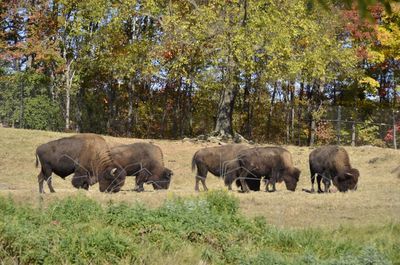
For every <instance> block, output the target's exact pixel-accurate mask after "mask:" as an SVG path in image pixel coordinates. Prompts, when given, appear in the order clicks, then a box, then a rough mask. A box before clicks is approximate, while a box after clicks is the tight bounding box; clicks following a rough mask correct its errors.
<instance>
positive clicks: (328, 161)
mask: <svg viewBox="0 0 400 265" xmlns="http://www.w3.org/2000/svg"><path fill="white" fill-rule="evenodd" d="M309 162H310V172H311V192H314V181H315V175H317V182H318V192H328V191H329V187H330V185H331V181H332V182H333V185H335V186H336V188H337V189H338V190H339V191H342V192H344V191H347V190H356V189H357V182H358V178H359V176H360V172H359V171H358V170H357V169H355V168H352V167H351V165H350V159H349V155H348V154H347V152H346V150H345V149H344V148H343V147H339V146H334V145H329V146H323V147H319V148H317V149H315V150H314V151H312V152H311V153H310V160H309ZM321 180H322V182H323V183H324V191H322V189H321Z"/></svg>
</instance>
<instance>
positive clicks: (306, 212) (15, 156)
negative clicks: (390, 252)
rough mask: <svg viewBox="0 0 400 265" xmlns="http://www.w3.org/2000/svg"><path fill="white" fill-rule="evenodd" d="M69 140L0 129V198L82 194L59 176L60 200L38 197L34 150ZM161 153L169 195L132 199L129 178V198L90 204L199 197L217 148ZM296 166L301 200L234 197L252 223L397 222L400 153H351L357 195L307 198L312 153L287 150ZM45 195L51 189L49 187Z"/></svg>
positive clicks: (213, 185) (281, 192)
mask: <svg viewBox="0 0 400 265" xmlns="http://www.w3.org/2000/svg"><path fill="white" fill-rule="evenodd" d="M68 135H69V134H66V133H55V132H43V131H33V130H16V129H8V128H0V195H3V196H11V197H12V198H14V199H15V200H16V201H18V202H22V203H30V204H33V205H36V204H38V202H39V201H41V202H44V203H45V204H47V203H48V202H50V201H53V200H54V199H57V198H63V197H66V196H70V195H74V194H77V193H78V192H83V191H77V190H75V189H74V188H73V187H72V186H71V183H70V177H69V178H67V179H66V180H62V179H61V178H59V177H57V176H54V181H53V182H54V187H55V189H56V191H57V193H56V194H46V195H44V196H40V195H39V194H38V185H37V180H36V176H37V174H38V172H39V169H37V168H35V166H34V164H35V155H34V154H35V149H36V147H37V146H38V145H40V144H42V143H46V142H48V141H50V140H54V139H58V138H61V137H64V136H68ZM105 138H106V140H107V141H108V143H110V145H114V144H128V143H134V142H140V141H147V142H148V141H150V140H140V139H128V138H114V137H105ZM151 141H152V142H154V143H155V144H157V145H159V146H160V147H161V148H162V150H163V152H164V158H165V163H166V166H167V167H169V168H170V169H172V170H173V171H174V176H173V181H172V184H171V186H170V189H169V190H168V191H157V192H155V191H153V190H152V188H151V187H150V186H149V185H147V186H146V187H145V189H146V192H143V193H135V192H131V191H128V189H130V188H133V185H134V180H133V178H129V179H128V180H127V183H126V186H125V187H124V188H125V189H126V190H127V191H122V192H120V193H117V194H103V193H100V192H99V191H98V187H97V185H96V186H94V187H92V188H91V190H90V191H89V192H84V193H85V194H87V196H89V197H92V198H95V199H96V200H98V201H100V202H103V203H107V202H109V201H125V202H129V203H135V202H141V203H145V204H146V205H148V206H149V207H156V206H159V205H160V204H162V203H163V202H164V201H165V200H166V199H167V198H169V197H173V196H196V193H195V192H194V173H193V172H191V158H192V155H193V154H194V153H195V151H196V150H198V149H200V148H203V147H206V146H213V145H215V144H210V143H203V144H194V143H190V142H182V141H170V140H151ZM286 148H287V149H288V150H289V151H290V152H291V153H292V154H293V158H294V163H295V165H296V166H297V167H299V168H300V169H301V171H302V174H301V176H300V181H299V183H298V186H297V191H296V192H289V191H286V190H285V187H284V185H283V184H280V185H278V187H277V189H278V191H277V192H275V193H266V192H251V193H249V194H242V193H238V192H236V191H234V192H232V194H234V195H235V196H236V197H237V198H239V200H240V206H241V211H242V212H243V213H244V214H246V215H248V216H257V215H262V216H265V217H266V219H267V221H268V222H269V223H271V224H275V225H277V226H283V227H315V226H323V227H338V226H339V225H344V224H350V225H370V224H375V225H377V224H382V223H388V222H399V221H400V178H398V177H397V175H396V174H392V173H390V172H391V171H392V170H393V169H395V168H396V167H397V166H398V165H400V153H399V151H395V150H392V149H383V148H377V147H370V146H363V147H355V148H352V147H346V149H347V150H348V152H349V154H350V159H351V163H352V165H353V167H356V168H358V169H359V170H360V174H361V177H360V182H359V186H358V190H357V191H356V192H348V193H331V194H323V195H321V194H308V193H305V192H302V191H301V189H302V188H308V189H309V188H310V176H309V174H310V173H309V169H308V154H309V153H310V152H311V149H310V148H308V147H295V146H287V147H286ZM207 184H208V187H209V188H210V189H225V187H224V186H223V183H222V180H220V179H218V178H216V177H214V176H212V175H209V176H208V178H207ZM46 190H47V187H46Z"/></svg>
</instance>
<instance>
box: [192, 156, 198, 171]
mask: <svg viewBox="0 0 400 265" xmlns="http://www.w3.org/2000/svg"><path fill="white" fill-rule="evenodd" d="M196 154H197V152H196V153H195V154H194V155H193V158H192V171H194V170H195V168H196Z"/></svg>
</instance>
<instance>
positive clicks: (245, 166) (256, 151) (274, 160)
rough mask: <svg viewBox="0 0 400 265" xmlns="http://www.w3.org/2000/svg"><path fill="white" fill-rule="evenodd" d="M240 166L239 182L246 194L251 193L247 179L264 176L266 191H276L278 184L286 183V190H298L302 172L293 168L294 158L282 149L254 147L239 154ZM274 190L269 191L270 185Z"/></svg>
mask: <svg viewBox="0 0 400 265" xmlns="http://www.w3.org/2000/svg"><path fill="white" fill-rule="evenodd" d="M237 159H238V161H239V164H240V175H239V180H240V182H241V185H242V189H243V191H244V192H248V191H249V187H248V185H247V183H246V179H249V178H251V179H253V178H255V179H256V178H259V179H261V178H262V177H263V176H264V177H265V181H266V184H267V185H266V191H276V188H275V183H276V182H282V181H284V182H285V185H286V188H287V189H288V190H291V191H295V190H296V186H297V182H298V181H299V177H300V170H299V169H298V168H296V167H294V166H293V162H292V156H291V154H290V153H289V151H288V150H286V149H284V148H282V147H254V148H251V149H247V150H243V151H241V152H239V153H238V155H237ZM270 184H271V185H272V187H273V189H272V190H269V185H270Z"/></svg>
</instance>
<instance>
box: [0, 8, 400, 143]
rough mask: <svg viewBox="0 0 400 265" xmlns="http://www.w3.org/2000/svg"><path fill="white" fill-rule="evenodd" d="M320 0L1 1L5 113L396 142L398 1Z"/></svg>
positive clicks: (93, 125) (57, 120)
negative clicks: (362, 9)
mask: <svg viewBox="0 0 400 265" xmlns="http://www.w3.org/2000/svg"><path fill="white" fill-rule="evenodd" d="M322 2H323V3H325V4H320V3H319V2H310V1H307V0H300V1H297V0H296V1H294V0H285V1H283V0H260V1H259V0H223V1H222V0H187V1H176V0H168V1H167V0H147V1H142V0H136V1H133V0H118V1H117V0H86V1H79V0H20V1H15V0H1V1H0V27H1V31H0V124H1V126H3V127H14V128H26V129H39V130H53V131H67V132H68V131H76V132H94V133H101V134H108V135H113V136H125V137H135V138H163V139H182V138H184V137H197V136H198V135H208V136H209V135H214V136H220V137H226V138H230V137H235V135H242V136H243V137H244V138H246V139H248V140H252V141H255V142H271V143H282V144H294V145H314V144H328V143H337V142H338V141H339V142H340V141H342V143H344V144H346V143H347V144H352V145H362V144H370V145H377V146H389V147H396V146H397V145H398V144H399V143H400V141H399V140H397V143H396V141H394V140H393V139H395V140H396V138H395V135H396V132H398V131H399V130H400V114H399V112H398V110H399V105H400V104H399V102H400V101H399V96H400V94H399V93H400V89H399V88H400V87H399V85H398V80H399V70H400V69H399V68H400V62H399V59H400V4H397V3H391V8H387V6H386V5H385V4H387V3H386V2H385V1H382V2H383V4H382V3H378V4H372V5H369V6H368V7H365V10H366V12H360V10H361V9H360V7H359V6H356V5H353V4H351V1H349V2H350V4H349V3H348V2H346V1H322ZM358 2H359V3H363V2H364V1H358ZM366 2H368V1H366ZM346 3H347V4H346ZM340 137H342V138H340Z"/></svg>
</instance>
